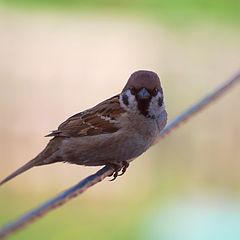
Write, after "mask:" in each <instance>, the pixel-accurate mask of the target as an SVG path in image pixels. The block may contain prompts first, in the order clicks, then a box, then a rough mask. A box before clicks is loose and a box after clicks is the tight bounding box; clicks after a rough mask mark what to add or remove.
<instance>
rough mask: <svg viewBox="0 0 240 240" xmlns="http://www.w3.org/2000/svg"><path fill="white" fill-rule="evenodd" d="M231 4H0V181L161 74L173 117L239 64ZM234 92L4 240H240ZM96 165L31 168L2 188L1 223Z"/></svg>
mask: <svg viewBox="0 0 240 240" xmlns="http://www.w3.org/2000/svg"><path fill="white" fill-rule="evenodd" d="M239 12H240V1H238V0H218V1H217V0H212V1H209V0H199V1H197V0H171V1H167V0H159V1H158V0H129V1H113V0H112V1H110V0H95V1H84V0H58V1H55V0H48V1H46V0H45V1H43V0H41V1H40V0H5V1H4V0H0V133H1V138H0V177H1V178H3V177H5V176H6V175H7V174H9V173H10V172H12V171H13V170H15V169H16V168H18V167H19V166H21V165H22V164H23V163H25V162H26V161H28V160H30V159H31V158H33V157H34V156H35V155H36V154H37V153H39V152H40V151H41V150H42V149H43V147H44V146H45V145H46V143H47V141H48V139H46V138H44V137H43V136H44V135H46V134H47V133H48V132H49V131H50V130H54V129H56V128H57V126H58V125H59V124H60V123H61V122H62V121H64V120H65V119H66V118H67V117H69V116H71V115H73V114H74V113H77V112H80V111H82V110H84V109H86V108H88V107H91V106H93V105H94V104H96V103H98V102H99V101H101V100H103V99H105V98H107V97H111V96H113V95H114V94H116V93H118V92H119V91H120V90H121V88H122V87H123V86H124V84H125V82H126V80H127V78H128V77H129V75H130V74H131V73H132V72H133V71H135V70H137V69H149V70H154V71H156V72H157V73H159V75H160V77H161V79H162V84H163V87H164V91H165V101H166V106H167V110H168V113H169V119H172V118H174V116H176V115H177V114H178V113H180V112H181V111H182V110H184V109H185V108H186V107H188V106H189V105H190V104H192V103H193V102H195V101H197V100H198V99H199V98H200V97H201V96H203V95H204V94H206V93H207V92H209V91H210V90H211V89H213V88H214V87H215V86H217V85H218V84H219V83H221V82H223V81H224V80H225V79H227V78H228V77H230V76H231V75H233V74H234V73H235V72H236V71H237V70H239V67H240V44H239V42H240V14H239ZM239 90H240V89H239V86H236V88H235V89H233V90H232V91H231V92H229V93H228V94H227V95H226V96H225V97H224V98H222V99H221V100H219V101H218V102H216V103H215V104H214V105H212V106H211V107H209V108H208V109H207V110H205V111H204V112H202V113H201V114H200V115H197V116H196V117H195V118H194V119H192V120H191V121H189V122H188V123H187V124H186V125H183V126H182V127H181V128H179V129H178V130H177V131H175V132H173V133H172V134H171V135H169V136H168V137H166V138H165V139H164V140H163V141H161V142H160V143H159V144H158V145H156V146H154V147H153V148H151V149H150V150H149V151H148V152H147V153H145V154H144V155H143V156H141V157H140V158H138V159H137V160H136V161H135V162H133V163H132V164H131V167H130V168H129V169H128V171H127V173H126V175H124V176H123V177H121V178H118V179H117V181H115V182H109V181H107V180H105V181H104V182H103V183H101V184H98V185H97V186H95V187H94V188H92V189H90V190H89V191H87V192H86V193H85V194H83V195H82V196H80V197H79V198H77V199H75V200H73V201H71V202H69V203H68V204H67V205H65V206H63V207H62V208H60V209H58V210H56V211H54V212H52V213H51V214H49V215H47V216H46V217H44V218H43V219H41V220H40V221H38V222H37V223H35V224H34V225H32V226H29V227H28V228H26V229H25V230H24V231H21V232H19V233H16V234H15V235H13V236H12V237H11V239H85V240H88V239H89V240H90V239H99V240H101V239H104V240H107V239H116V240H117V239H119V240H120V239H121V240H122V239H124V240H127V239H131V240H133V239H140V240H157V239H161V240H175V239H176V240H177V239H178V240H181V239H184V240H203V239H204V240H210V239H211V240H215V239H217V240H219V239H224V240H225V239H228V240H233V239H234V240H235V239H240V171H239V169H240V108H239V96H240V95H239ZM96 170H97V168H84V167H78V166H73V165H68V164H55V165H50V166H46V167H45V166H44V167H39V168H36V169H32V170H31V171H29V172H27V173H25V174H24V175H22V176H19V177H18V178H16V179H15V180H14V181H12V182H9V183H8V184H7V185H5V186H3V187H1V189H0V224H1V225H3V224H5V223H7V222H8V221H10V220H12V219H14V218H15V217H17V216H19V215H21V214H22V213H24V212H25V211H27V210H29V209H31V208H33V207H35V206H37V205H38V204H39V203H41V202H43V201H44V200H46V199H49V198H51V197H53V196H54V195H56V194H57V193H59V192H61V191H62V190H64V189H66V188H68V187H69V186H71V185H73V184H75V183H76V182H78V181H79V180H80V179H82V178H84V177H85V176H87V175H88V174H90V173H93V172H95V171H96Z"/></svg>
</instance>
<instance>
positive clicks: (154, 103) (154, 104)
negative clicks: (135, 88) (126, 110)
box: [148, 92, 165, 117]
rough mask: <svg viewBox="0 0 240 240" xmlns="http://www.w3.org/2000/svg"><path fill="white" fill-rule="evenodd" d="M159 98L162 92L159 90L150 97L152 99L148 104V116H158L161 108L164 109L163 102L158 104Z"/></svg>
mask: <svg viewBox="0 0 240 240" xmlns="http://www.w3.org/2000/svg"><path fill="white" fill-rule="evenodd" d="M159 98H162V94H161V93H160V92H159V93H158V94H157V95H156V96H154V97H152V100H151V102H150V104H149V112H148V113H149V116H151V117H158V116H159V115H160V114H161V113H162V111H163V110H165V105H164V103H163V104H162V106H159Z"/></svg>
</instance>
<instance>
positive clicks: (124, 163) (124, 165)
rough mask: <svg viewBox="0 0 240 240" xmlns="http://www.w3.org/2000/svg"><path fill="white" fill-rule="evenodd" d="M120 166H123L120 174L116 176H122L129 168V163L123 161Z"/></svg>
mask: <svg viewBox="0 0 240 240" xmlns="http://www.w3.org/2000/svg"><path fill="white" fill-rule="evenodd" d="M122 164H123V168H122V173H120V174H119V175H118V176H122V175H123V174H124V173H125V172H126V170H127V168H128V167H129V163H128V162H127V161H123V162H122Z"/></svg>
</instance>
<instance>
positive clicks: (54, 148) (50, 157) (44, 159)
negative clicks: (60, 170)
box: [0, 138, 62, 186]
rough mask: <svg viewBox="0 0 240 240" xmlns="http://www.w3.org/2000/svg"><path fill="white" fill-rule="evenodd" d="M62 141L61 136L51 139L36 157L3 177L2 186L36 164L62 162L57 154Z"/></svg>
mask: <svg viewBox="0 0 240 240" xmlns="http://www.w3.org/2000/svg"><path fill="white" fill-rule="evenodd" d="M61 142H62V139H61V138H58V139H51V140H50V141H49V143H48V145H47V146H46V148H45V149H44V150H43V151H42V152H41V153H39V154H38V155H37V156H36V157H35V158H34V159H32V160H31V161H29V162H28V163H26V164H25V165H23V166H22V167H20V168H19V169H17V170H16V171H15V172H13V173H12V174H10V175H9V176H8V177H6V178H5V179H3V180H2V181H1V182H0V186H1V185H3V184H4V183H6V182H8V181H10V180H11V179H13V178H15V177H16V176H18V175H19V174H21V173H23V172H26V171H27V170H29V169H30V168H33V167H35V166H41V165H46V164H50V163H54V162H61V161H62V159H61V157H59V156H58V154H57V153H58V149H59V146H60V145H61Z"/></svg>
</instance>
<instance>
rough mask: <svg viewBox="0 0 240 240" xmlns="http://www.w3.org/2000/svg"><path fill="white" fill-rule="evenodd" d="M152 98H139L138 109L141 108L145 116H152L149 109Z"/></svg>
mask: <svg viewBox="0 0 240 240" xmlns="http://www.w3.org/2000/svg"><path fill="white" fill-rule="evenodd" d="M151 99H152V98H148V99H138V98H137V102H138V109H139V111H140V113H141V114H143V115H144V116H145V117H150V116H149V112H148V109H149V105H150V102H151Z"/></svg>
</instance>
